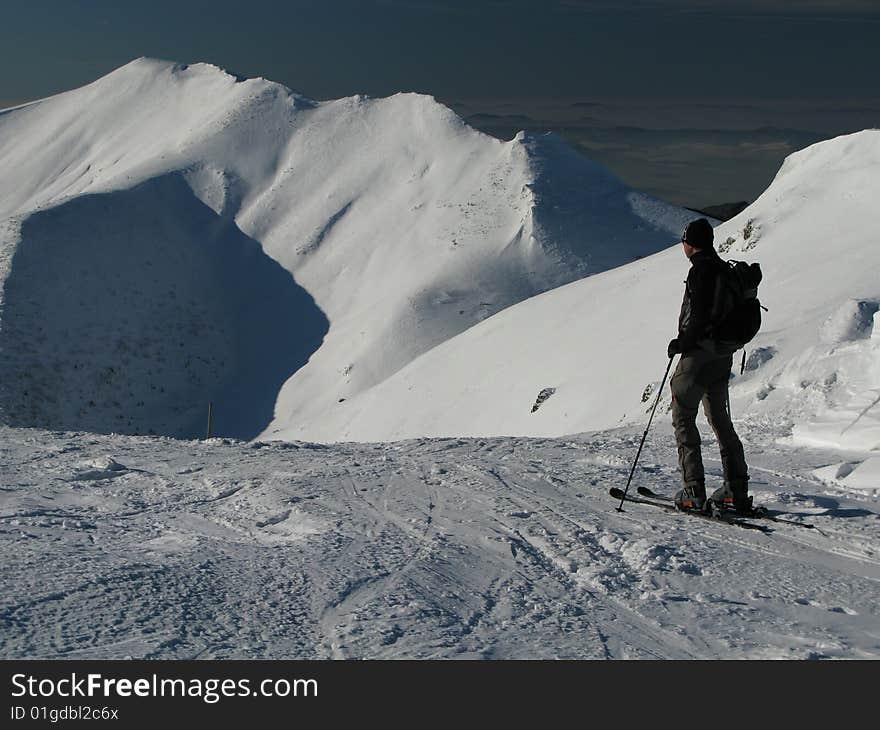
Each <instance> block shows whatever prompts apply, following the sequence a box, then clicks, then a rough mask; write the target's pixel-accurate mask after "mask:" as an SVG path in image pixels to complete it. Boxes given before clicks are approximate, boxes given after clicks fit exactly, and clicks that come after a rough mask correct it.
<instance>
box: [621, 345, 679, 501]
mask: <svg viewBox="0 0 880 730" xmlns="http://www.w3.org/2000/svg"><path fill="white" fill-rule="evenodd" d="M674 359H675V355H673V356H672V357H670V358H669V363H668V364H667V365H666V372H665V373H663V382H662V383H660V388H659V389H658V390H657V400H655V401H654V407H653V408H652V409H651V417H650V418H649V419H648V425H647V426H646V427H645V433H643V434H642V443H640V444H639V450H638V451H637V452H636V458H635V459H634V460H633V465H632V469H630V470H629V479H627V480H626V489H624V490H623V496H622V497H621V498H620V506H619V507H618V508H617V511H618V512H623V503H624V502H625V501H626V493H627V492H628V491H629V485H630V482H632V478H633V474H635V471H636V464H638V463H639V456H641V455H642V447H643V446H644V445H645V439H646V438H648V431H649V430H650V428H651V421H653V420H654V413H655V412H656V411H657V406H658V405H659V404H660V396H661V395H663V386H664V385H666V378H667V376H668V375H669V368H671V367H672V361H673V360H674Z"/></svg>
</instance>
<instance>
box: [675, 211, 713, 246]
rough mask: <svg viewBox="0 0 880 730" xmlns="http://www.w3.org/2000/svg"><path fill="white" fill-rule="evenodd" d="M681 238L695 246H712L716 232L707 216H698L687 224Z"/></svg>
mask: <svg viewBox="0 0 880 730" xmlns="http://www.w3.org/2000/svg"><path fill="white" fill-rule="evenodd" d="M681 240H682V241H684V242H685V243H687V244H688V245H690V246H693V247H694V248H712V243H713V242H714V241H715V234H714V232H713V231H712V226H711V224H710V223H709V221H707V220H706V219H705V218H697V219H696V220H695V221H691V222H690V223H688V224H687V228H685V229H684V233H682V234H681Z"/></svg>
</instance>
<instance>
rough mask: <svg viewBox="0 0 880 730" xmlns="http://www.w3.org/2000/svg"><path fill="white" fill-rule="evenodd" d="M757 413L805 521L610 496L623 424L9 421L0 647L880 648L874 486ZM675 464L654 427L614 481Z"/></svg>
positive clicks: (783, 652) (438, 651)
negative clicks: (135, 427)
mask: <svg viewBox="0 0 880 730" xmlns="http://www.w3.org/2000/svg"><path fill="white" fill-rule="evenodd" d="M551 401H552V399H551ZM774 428H775V427H773V426H771V425H769V424H766V423H761V422H749V423H747V424H742V427H741V430H742V434H743V437H744V441H745V444H746V452H747V454H748V455H749V458H750V465H751V470H752V492H753V494H754V495H755V497H756V499H757V501H759V502H761V503H762V504H765V505H767V506H768V507H770V508H771V509H772V510H778V511H781V512H784V516H785V517H786V518H787V519H792V520H794V521H796V522H802V523H805V524H806V523H809V524H813V525H815V528H813V529H806V528H802V527H796V526H793V525H784V524H779V523H768V525H769V526H770V527H771V528H772V530H773V531H772V532H770V533H768V534H762V533H760V532H753V531H747V530H743V529H740V528H737V527H731V526H727V525H724V524H717V523H713V522H710V521H704V520H700V519H697V518H694V517H688V516H686V515H681V514H676V513H669V512H666V511H663V510H659V509H656V508H653V507H644V506H640V505H631V506H630V505H628V506H627V507H626V509H625V511H624V512H622V513H619V512H617V511H615V508H616V506H617V501H616V500H613V499H611V497H610V496H608V494H607V492H608V489H609V487H612V486H618V487H622V486H623V485H624V484H625V482H626V477H627V475H628V473H629V468H630V464H631V459H632V458H633V456H634V454H635V450H636V448H637V445H638V442H639V439H640V437H641V432H640V430H638V429H619V430H614V431H608V432H604V433H594V434H583V435H580V436H577V437H571V438H566V439H541V438H538V439H535V438H532V439H529V438H479V439H465V438H448V439H416V440H411V441H403V442H397V443H384V444H334V445H318V444H308V443H301V442H296V443H281V442H269V443H264V442H251V443H245V442H234V441H229V440H222V439H212V440H208V441H201V442H198V441H176V440H172V439H168V438H158V437H146V436H99V435H93V434H87V433H64V432H46V431H39V430H35V429H10V428H2V429H0V458H2V461H3V464H4V469H3V481H2V485H0V548H2V551H3V555H4V565H3V591H2V595H0V656H2V657H3V658H4V659H12V658H20V657H21V658H24V657H26V658H113V659H121V658H125V657H132V658H166V659H171V658H331V657H336V658H414V657H421V658H453V657H454V658H499V659H501V658H510V659H513V658H521V659H526V658H528V659H531V658H553V657H559V658H583V659H602V658H654V659H656V658H668V659H673V658H674V659H708V658H725V659H728V658H730V659H733V658H753V659H769V658H776V659H818V658H850V659H855V658H861V659H867V658H875V659H876V658H880V632H878V627H880V603H878V598H880V582H878V581H880V552H878V546H880V519H878V513H880V503H878V497H880V490H877V489H874V490H868V491H866V490H862V489H851V488H849V487H847V486H845V485H837V484H826V483H825V482H824V481H823V480H821V479H820V478H818V477H817V476H815V475H813V474H812V471H813V470H814V469H819V468H822V467H824V466H827V465H829V463H830V462H832V461H833V460H834V459H835V458H836V456H835V455H833V454H827V453H823V452H822V451H819V450H815V449H809V448H805V447H779V446H774V437H775V435H776V431H774ZM707 447H708V449H709V450H707V456H708V457H717V453H713V450H715V449H716V445H715V444H714V442H710V443H708V444H707ZM674 455H675V451H674V447H673V443H672V440H671V435H670V433H669V427H668V424H666V422H665V421H664V422H663V423H660V424H658V426H657V428H656V430H654V431H652V433H651V434H650V436H649V439H648V442H647V445H646V448H645V451H644V453H643V455H642V461H641V466H640V467H639V469H638V470H637V472H636V475H635V477H634V484H633V489H635V487H636V486H638V485H645V486H648V487H650V488H651V489H654V490H655V491H660V492H667V493H668V492H671V491H672V490H674V489H675V488H676V486H677V482H678V477H677V473H676V464H675V456H674ZM707 471H708V474H709V479H710V481H712V482H713V483H716V482H719V481H720V464H719V463H718V461H717V460H716V459H714V458H712V459H707Z"/></svg>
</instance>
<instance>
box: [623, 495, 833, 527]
mask: <svg viewBox="0 0 880 730" xmlns="http://www.w3.org/2000/svg"><path fill="white" fill-rule="evenodd" d="M637 491H638V493H639V494H641V495H642V496H643V497H650V498H651V499H659V500H660V501H662V502H668V503H670V504H673V503H674V500H673V498H672V497H670V496H668V495H666V494H657V492H655V491H653V490H651V489H648V488H647V487H639V488H638V490H637ZM723 510H724V512H726V513H729V514H730V515H731V516H734V515H736V513H735V512H734V511H733V509H732V508H730V507H724V508H723ZM742 516H743V517H752V518H754V519H759V520H770V522H780V523H782V524H784V525H794V526H795V527H803V528H804V529H805V530H815V529H816V526H815V525H811V524H809V523H808V522H797V521H796V520H789V519H786V518H785V517H777V516H776V515H774V514H771V513H770V512H769V510H768V509H767V508H766V507H761V506H758V507H755V508H754V509H753V514H750V515H742Z"/></svg>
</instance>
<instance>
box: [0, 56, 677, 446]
mask: <svg viewBox="0 0 880 730" xmlns="http://www.w3.org/2000/svg"><path fill="white" fill-rule="evenodd" d="M0 170H2V171H3V172H2V174H0V282H2V283H3V294H2V296H3V299H2V307H3V309H2V319H0V372H2V375H3V377H2V382H3V385H2V390H0V408H2V418H3V420H4V421H5V422H7V423H10V424H14V425H25V426H43V427H49V428H64V429H87V430H92V431H104V432H106V431H115V432H124V433H149V432H155V433H161V434H170V435H177V436H185V435H196V434H199V433H202V432H203V428H204V419H205V414H206V408H207V404H208V402H209V401H213V402H214V404H215V433H220V434H226V435H235V436H240V437H253V436H256V435H257V434H258V433H260V432H261V431H262V430H264V429H266V428H267V427H268V428H269V430H270V431H273V432H278V431H279V429H280V430H282V431H284V432H287V431H291V432H293V431H295V432H300V431H301V430H302V429H303V428H307V430H308V431H309V432H314V431H315V429H316V428H317V425H318V424H320V423H322V422H323V421H324V419H325V418H326V417H328V416H330V415H333V414H334V413H335V412H336V411H337V410H340V409H341V408H342V407H343V406H345V404H346V403H347V402H349V401H350V400H351V399H352V398H355V397H357V396H358V395H359V394H363V393H367V392H369V391H370V390H371V389H372V388H374V387H375V386H377V385H379V384H380V383H382V382H384V381H385V380H386V379H387V378H389V377H390V376H391V375H393V374H394V373H395V372H397V371H399V370H400V369H401V368H403V367H404V366H406V365H407V364H408V363H410V362H411V361H412V360H414V359H415V358H416V357H418V356H419V355H422V354H424V353H425V352H427V351H429V350H430V349H432V348H433V347H435V346H437V345H439V344H441V343H443V342H445V341H447V340H448V339H450V338H451V337H453V336H455V335H457V334H459V333H462V332H464V331H466V330H468V329H469V328H470V327H472V326H473V325H474V324H476V323H478V322H480V321H481V320H484V319H486V318H488V317H491V316H492V315H493V314H496V313H497V312H499V311H501V310H503V309H505V308H506V307H509V306H510V305H512V304H515V303H517V302H520V301H522V300H525V299H527V298H529V297H531V296H533V295H535V294H538V293H540V292H543V291H546V290H549V289H552V288H554V287H557V286H559V285H561V284H565V283H567V282H570V281H573V280H576V279H579V278H581V277H583V276H585V275H587V274H591V273H597V272H599V271H603V270H606V269H610V268H612V267H615V266H617V265H620V264H624V263H627V262H629V261H632V260H634V259H636V258H639V257H641V256H644V255H647V254H650V253H653V252H654V251H657V250H659V249H660V248H662V247H663V246H664V245H668V243H669V241H670V240H673V237H674V235H676V234H677V233H678V232H679V231H680V230H681V228H682V226H683V225H684V222H685V221H686V220H687V219H688V218H689V217H690V216H691V214H690V213H688V212H687V211H683V210H681V209H678V208H674V207H672V206H669V205H666V204H665V203H662V202H661V201H657V200H654V199H651V198H649V197H648V196H646V195H643V194H640V193H638V192H636V191H633V190H630V189H629V188H627V187H626V186H624V185H623V184H622V183H620V182H619V181H618V180H617V179H615V178H614V177H613V176H612V175H611V174H610V173H608V172H607V171H606V170H604V169H602V168H601V167H599V166H598V165H595V164H593V163H591V162H590V161H589V160H587V159H585V158H583V157H582V156H580V155H579V154H577V153H575V152H574V151H573V150H571V149H570V148H569V147H567V146H566V145H565V144H564V143H562V142H561V141H560V140H559V139H556V138H554V137H553V136H552V135H548V136H537V137H536V136H529V135H524V134H521V135H519V136H517V138H516V139H514V140H512V141H510V142H501V141H498V140H496V139H493V138H491V137H488V136H486V135H484V134H481V133H479V132H477V131H475V130H473V129H471V128H470V127H468V126H467V125H466V124H464V123H463V122H462V121H461V119H459V118H458V117H457V116H456V115H455V114H454V113H453V112H451V111H450V110H449V109H447V108H445V107H444V106H442V105H440V104H439V103H437V102H436V101H434V100H433V99H432V98H431V97H427V96H422V95H417V94H398V95H395V96H392V97H390V98H386V99H370V98H365V97H361V96H356V97H351V98H346V99H340V100H337V101H328V102H315V101H312V100H310V99H308V98H306V97H304V96H301V95H299V94H296V93H294V92H292V91H290V90H289V89H287V88H285V87H283V86H281V85H279V84H275V83H272V82H269V81H266V80H264V79H247V80H243V79H239V78H237V77H234V76H232V75H230V74H227V73H226V72H224V71H222V70H221V69H218V68H216V67H213V66H209V65H206V64H195V65H191V66H185V65H178V64H174V63H170V62H164V61H157V60H151V59H139V60H137V61H134V62H132V63H130V64H128V65H126V66H124V67H122V68H120V69H118V70H117V71H115V72H113V73H111V74H109V75H108V76H106V77H104V78H101V79H99V80H98V81H96V82H94V83H92V84H90V85H88V86H85V87H83V88H81V89H76V90H74V91H70V92H66V93H63V94H59V95H58V96H55V97H51V98H49V99H45V100H42V101H38V102H34V103H31V104H27V105H24V106H21V107H17V108H14V109H10V110H6V111H4V112H2V113H0ZM526 336H528V335H526ZM321 433H323V434H328V435H330V437H331V438H332V435H331V432H330V431H328V430H326V429H322V430H321Z"/></svg>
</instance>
